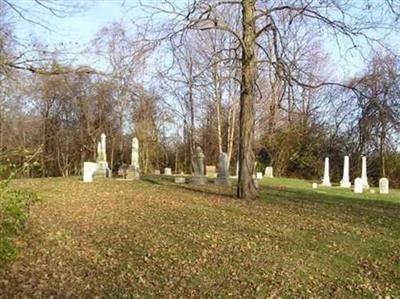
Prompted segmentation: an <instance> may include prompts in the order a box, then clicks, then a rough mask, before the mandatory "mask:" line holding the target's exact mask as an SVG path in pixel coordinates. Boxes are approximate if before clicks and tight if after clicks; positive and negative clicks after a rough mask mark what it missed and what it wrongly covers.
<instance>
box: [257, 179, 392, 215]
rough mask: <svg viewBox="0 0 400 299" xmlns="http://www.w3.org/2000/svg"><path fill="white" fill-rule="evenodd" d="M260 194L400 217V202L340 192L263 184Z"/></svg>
mask: <svg viewBox="0 0 400 299" xmlns="http://www.w3.org/2000/svg"><path fill="white" fill-rule="evenodd" d="M260 195H261V197H262V198H263V199H265V200H277V201H279V202H282V201H286V202H288V201H289V202H291V203H297V204H301V205H304V204H306V205H315V204H320V205H324V206H327V207H334V208H342V209H343V208H344V209H349V208H350V209H355V210H357V211H360V210H364V211H369V212H374V213H376V212H379V211H382V212H384V213H385V214H386V215H387V216H392V217H395V218H397V219H400V204H398V203H395V202H391V201H385V200H373V199H368V198H357V197H352V196H343V195H340V194H327V193H325V194H321V193H317V192H313V191H307V190H304V189H300V188H295V187H278V186H265V185H264V186H262V188H261V190H260Z"/></svg>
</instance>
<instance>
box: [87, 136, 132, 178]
mask: <svg viewBox="0 0 400 299" xmlns="http://www.w3.org/2000/svg"><path fill="white" fill-rule="evenodd" d="M94 177H111V169H110V168H109V167H108V162H107V153H106V135H105V134H104V133H103V134H101V139H100V141H99V142H98V144H97V155H96V162H88V161H86V162H83V181H84V182H87V183H89V182H92V181H93V178H94ZM139 177H140V168H139V141H138V139H137V138H133V139H132V153H131V164H130V165H129V168H128V170H127V175H126V178H127V179H131V180H134V179H139Z"/></svg>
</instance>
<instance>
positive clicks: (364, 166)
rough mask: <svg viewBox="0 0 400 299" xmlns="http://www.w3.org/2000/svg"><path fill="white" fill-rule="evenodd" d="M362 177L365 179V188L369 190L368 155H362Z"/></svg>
mask: <svg viewBox="0 0 400 299" xmlns="http://www.w3.org/2000/svg"><path fill="white" fill-rule="evenodd" d="M361 179H362V181H363V188H364V189H366V190H368V189H369V184H368V176H367V157H365V156H363V157H362V167H361Z"/></svg>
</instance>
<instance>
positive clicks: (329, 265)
mask: <svg viewBox="0 0 400 299" xmlns="http://www.w3.org/2000/svg"><path fill="white" fill-rule="evenodd" d="M14 186H15V187H17V188H20V189H23V190H28V191H34V192H36V193H37V194H38V195H39V197H40V198H41V200H40V201H39V202H37V203H35V204H34V205H33V206H32V207H31V209H30V214H29V217H28V223H27V224H28V225H27V229H26V231H25V233H24V234H22V235H21V236H20V237H19V238H18V239H16V241H15V243H16V246H17V248H18V251H19V254H18V256H17V257H16V259H15V260H14V262H13V263H9V264H8V265H7V267H6V270H3V272H0V297H2V296H4V297H31V298H32V297H35V298H37V297H50V296H54V297H55V298H65V297H74V298H87V297H96V296H98V297H112V298H115V297H117V298H136V297H174V298H175V297H183V298H187V297H232V298H238V297H245V298H251V297H256V298H265V297H268V296H271V297H283V298H292V297H295V298H299V297H322V298H327V297H339V298H350V297H359V298H369V297H370V298H376V297H379V296H382V297H383V298H385V296H390V297H391V298H392V297H393V298H397V297H400V191H397V190H396V191H393V190H391V194H389V195H380V194H376V193H375V194H371V193H368V194H358V195H356V194H354V193H352V192H351V191H350V190H346V189H340V188H330V189H328V188H319V189H317V190H312V189H311V182H308V181H301V180H294V179H280V178H274V179H264V180H262V181H261V182H260V186H261V189H260V198H259V199H258V200H255V201H249V202H245V201H240V200H237V199H234V197H233V196H232V195H233V194H234V188H233V187H232V188H230V189H227V188H225V189H224V188H221V187H217V186H214V185H212V184H210V185H207V186H205V187H198V186H191V185H179V186H177V185H175V184H173V183H171V182H170V181H168V180H160V178H157V177H151V178H148V179H146V180H143V181H135V182H132V181H131V182H126V181H118V180H114V179H112V180H106V179H104V180H97V181H95V182H94V183H92V184H84V183H82V182H81V181H80V180H79V179H78V178H69V179H62V178H54V179H32V180H18V181H15V182H14Z"/></svg>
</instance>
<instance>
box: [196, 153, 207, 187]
mask: <svg viewBox="0 0 400 299" xmlns="http://www.w3.org/2000/svg"><path fill="white" fill-rule="evenodd" d="M192 164H193V169H194V176H193V177H192V182H193V183H195V184H199V185H204V184H205V183H207V177H206V176H205V175H204V154H203V150H202V149H201V147H200V146H198V147H197V148H196V154H195V156H194V157H193V161H192Z"/></svg>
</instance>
